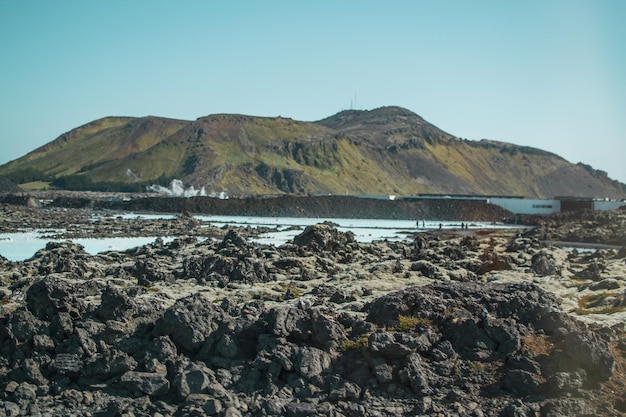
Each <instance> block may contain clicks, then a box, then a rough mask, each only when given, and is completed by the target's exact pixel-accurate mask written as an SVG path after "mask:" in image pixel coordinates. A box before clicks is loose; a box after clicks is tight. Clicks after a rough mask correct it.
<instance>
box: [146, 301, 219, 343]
mask: <svg viewBox="0 0 626 417" xmlns="http://www.w3.org/2000/svg"><path fill="white" fill-rule="evenodd" d="M225 317H226V315H225V313H224V311H222V309H221V308H220V307H218V306H216V305H214V304H213V303H211V302H210V301H209V300H208V299H207V298H206V297H204V296H203V295H202V294H200V293H195V294H193V295H190V296H188V297H185V298H182V299H180V300H178V301H176V303H174V305H173V306H172V307H170V308H168V309H167V310H166V311H165V313H164V314H163V317H161V318H160V319H159V320H158V321H157V322H156V324H155V327H154V332H155V335H156V336H169V337H170V339H171V340H172V341H173V342H174V343H175V344H176V346H177V347H178V349H180V350H183V351H186V352H190V353H195V352H197V350H198V349H200V347H202V345H203V344H204V341H205V340H206V338H207V337H208V336H209V335H210V334H211V333H212V332H214V331H215V330H217V328H218V327H219V325H220V323H221V322H222V321H224V320H225Z"/></svg>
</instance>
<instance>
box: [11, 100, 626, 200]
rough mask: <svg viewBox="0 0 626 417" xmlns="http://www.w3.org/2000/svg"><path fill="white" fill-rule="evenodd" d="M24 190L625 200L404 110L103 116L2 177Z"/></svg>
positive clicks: (620, 193)
mask: <svg viewBox="0 0 626 417" xmlns="http://www.w3.org/2000/svg"><path fill="white" fill-rule="evenodd" d="M2 176H3V177H7V178H9V179H11V180H12V181H14V182H16V183H18V184H21V185H22V186H23V187H25V188H29V189H33V188H46V187H55V188H60V189H73V190H109V191H112V190H115V191H144V190H145V188H146V186H149V185H152V184H155V183H157V184H161V185H168V184H169V183H170V181H171V180H172V179H175V178H176V179H180V180H182V181H183V183H184V184H185V186H187V187H189V186H194V187H195V189H197V190H199V189H202V187H204V188H205V190H206V192H207V193H211V192H216V193H219V192H222V191H225V192H227V193H228V194H230V195H271V194H297V195H311V194H341V195H345V194H357V195H362V194H366V195H369V194H372V195H388V194H393V195H416V194H420V193H439V194H482V195H485V194H489V195H520V196H526V197H540V198H543V197H553V196H555V195H569V196H581V197H595V196H602V197H611V198H624V197H626V186H625V185H624V184H621V183H618V182H617V181H612V180H611V179H609V178H608V177H607V175H606V173H604V172H602V171H597V170H594V169H593V168H591V167H589V166H586V165H583V164H572V163H569V162H568V161H565V160H564V159H563V158H561V157H559V156H557V155H555V154H551V153H548V152H545V151H542V150H539V149H534V148H529V147H522V146H517V145H513V144H508V143H502V142H495V141H487V140H482V141H469V140H463V139H460V138H457V137H453V136H451V135H449V134H447V133H446V132H444V131H442V130H440V129H439V128H437V127H435V126H433V125H432V124H430V123H428V122H427V121H425V120H424V119H423V118H421V117H420V116H418V115H416V114H414V113H412V112H410V111H409V110H406V109H403V108H399V107H383V108H379V109H375V110H371V111H355V110H350V111H343V112H341V113H338V114H336V115H334V116H331V117H329V118H326V119H323V120H320V121H317V122H301V121H296V120H292V119H289V118H284V117H280V116H279V117H275V118H265V117H251V116H244V115H236V114H217V115H211V116H207V117H202V118H199V119H197V120H195V121H183V120H173V119H165V118H159V117H143V118H129V117H107V118H104V119H100V120H96V121H94V122H91V123H88V124H86V125H84V126H81V127H79V128H76V129H74V130H72V131H70V132H68V133H66V134H63V135H61V136H60V137H59V138H57V139H56V140H54V141H52V142H50V143H49V144H47V145H45V146H43V147H41V148H39V149H37V150H35V151H33V152H31V153H29V154H27V155H25V156H23V157H21V158H19V159H17V160H15V161H12V162H9V163H8V164H5V165H4V166H2V167H0V177H2Z"/></svg>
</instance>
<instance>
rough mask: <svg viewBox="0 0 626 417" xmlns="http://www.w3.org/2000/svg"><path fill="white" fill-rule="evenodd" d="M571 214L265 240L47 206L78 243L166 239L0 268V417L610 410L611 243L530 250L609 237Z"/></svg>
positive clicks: (610, 223) (620, 353)
mask: <svg viewBox="0 0 626 417" xmlns="http://www.w3.org/2000/svg"><path fill="white" fill-rule="evenodd" d="M0 216H1V217H2V220H3V224H4V225H5V226H4V227H5V228H7V229H10V227H12V226H11V225H14V226H16V227H17V223H18V222H19V220H18V219H20V218H21V221H22V224H32V225H35V224H38V222H40V221H42V222H45V221H44V220H42V219H47V224H49V225H52V224H54V221H53V220H54V218H55V217H54V216H56V215H54V214H51V213H50V212H44V211H41V209H29V208H15V207H10V206H5V207H3V210H2V212H0ZM68 216H69V217H68ZM589 216H591V217H593V219H594V220H593V221H594V222H597V225H596V226H595V227H593V230H588V229H589V226H590V225H591V224H596V223H588V222H591V221H592V220H590V219H589V218H586V220H584V221H583V220H581V218H580V217H578V218H568V219H565V218H561V217H558V216H557V217H554V218H550V219H547V220H545V221H543V222H542V224H541V226H540V227H538V228H536V229H533V230H531V231H527V232H525V233H517V234H515V233H514V234H507V233H504V232H495V231H474V232H471V233H470V232H468V231H464V232H459V233H457V234H450V233H448V234H438V233H432V234H418V235H416V236H415V237H414V238H413V239H410V241H407V242H386V241H381V242H375V243H371V244H370V243H368V244H363V243H357V242H355V241H354V238H353V236H352V235H351V234H350V233H340V232H338V231H337V230H336V229H334V228H333V226H332V224H318V225H315V226H312V227H309V228H307V229H306V230H303V231H302V233H301V234H300V235H298V236H297V237H296V238H295V239H294V240H293V241H292V242H289V243H287V244H285V245H282V246H280V247H275V246H266V245H258V244H253V243H251V241H250V240H249V239H248V237H249V236H250V235H251V233H252V231H250V230H246V229H238V230H234V229H232V230H226V229H215V228H206V227H201V225H199V224H197V223H196V222H194V221H193V219H192V218H189V217H187V216H179V217H177V218H176V219H173V220H169V221H164V220H158V221H154V222H143V223H138V222H129V223H125V222H123V221H122V220H120V219H116V220H107V221H109V222H111V223H110V224H105V223H103V222H104V220H102V221H98V222H94V221H92V220H89V216H88V215H87V214H85V213H84V212H82V211H77V212H72V211H68V212H65V214H64V218H65V219H66V221H67V219H71V220H72V221H71V222H69V221H68V222H67V223H68V226H69V224H70V223H71V224H72V225H73V226H72V227H74V228H75V233H76V234H79V231H80V230H83V231H85V230H89V233H92V234H97V233H99V232H98V231H99V230H100V233H101V235H106V234H107V233H113V232H112V231H111V230H113V229H114V226H115V227H120V228H122V227H126V226H123V225H124V224H130V225H131V226H128V227H129V228H128V229H125V230H127V231H128V232H129V233H130V232H131V231H132V230H136V229H139V231H137V230H136V233H140V230H141V229H142V228H147V229H148V230H150V232H151V233H152V232H153V231H154V230H162V232H163V233H162V235H163V236H167V235H170V236H171V235H172V233H173V232H177V233H178V236H179V238H177V239H176V240H174V241H172V242H170V243H167V244H166V243H163V242H162V241H160V240H157V241H156V242H155V243H154V244H151V245H147V246H143V247H139V248H136V249H133V250H129V251H125V252H106V253H102V254H99V255H95V256H94V255H90V254H88V253H86V252H85V251H84V250H83V248H82V247H81V246H79V245H75V244H73V243H71V242H69V241H66V242H62V243H50V244H48V246H47V247H46V248H45V249H42V250H40V251H39V252H37V254H35V256H33V257H32V258H31V259H28V260H26V261H23V262H10V261H8V260H6V259H3V258H0V279H1V287H0V351H1V354H0V416H3V415H6V416H22V415H23V416H37V415H41V416H98V417H107V416H110V417H113V416H127V417H130V416H205V415H209V416H212V415H215V416H229V417H236V416H317V415H319V416H335V417H340V416H403V415H404V416H421V415H424V416H599V415H605V416H618V415H624V414H626V385H625V381H626V368H625V355H626V336H625V328H624V318H625V317H626V313H625V311H626V299H625V292H624V288H625V286H626V263H625V262H626V251H625V250H624V249H623V248H622V249H608V250H598V251H591V252H582V251H581V252H578V251H576V250H574V251H566V250H564V249H561V248H558V247H556V246H551V245H549V244H546V242H545V241H546V240H548V239H547V238H549V240H554V241H556V240H565V237H568V240H572V238H574V237H576V236H584V237H585V239H586V240H588V241H593V240H596V241H598V240H602V239H601V238H599V237H598V236H601V235H602V233H608V235H607V236H610V237H611V241H612V242H614V243H615V242H619V237H615V236H617V235H620V233H621V236H622V239H623V236H624V228H623V227H622V228H621V232H620V231H619V229H618V231H617V232H615V225H623V224H624V221H625V219H626V211H617V212H612V213H593V214H590V215H589ZM607 218H608V220H607ZM11 219H14V220H15V224H14V223H13V220H11ZM29 222H31V223H29ZM81 222H82V223H81ZM586 222H587V223H586ZM600 224H603V225H605V226H600ZM49 227H52V226H49ZM72 227H68V230H69V232H68V233H71V230H74V229H72ZM620 227H621V226H620ZM575 230H578V231H579V233H578V235H576V233H575V232H574V231H575ZM568 233H569V234H568ZM548 235H549V236H548ZM590 236H594V237H593V238H590ZM207 237H208V238H207ZM616 239H617V240H616Z"/></svg>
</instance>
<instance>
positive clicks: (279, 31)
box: [0, 0, 626, 183]
mask: <svg viewBox="0 0 626 417" xmlns="http://www.w3.org/2000/svg"><path fill="white" fill-rule="evenodd" d="M624 22H626V1H624V0H524V1H501V0H493V1H481V0H472V1H469V0H459V1H452V0H442V1H439V0H437V1H435V0H432V1H419V0H408V1H393V0H391V1H384V2H383V1H367V0H361V1H349V0H342V1H326V0H316V1H308V2H304V1H272V0H266V1H208V0H207V1H193V0H183V1H173V0H172V1H159V0H150V1H140V0H125V1H115V0H107V1H83V0H80V1H64V0H59V1H48V0H46V1H21V0H3V1H2V2H0V59H1V65H0V141H1V142H0V143H1V146H2V147H1V151H2V152H0V163H5V162H7V161H9V160H11V159H15V158H17V157H20V156H22V155H24V154H26V153H27V152H29V151H31V150H33V149H35V148H36V147H38V146H40V145H43V144H45V143H47V142H50V141H52V140H53V139H55V138H56V137H57V136H59V135H60V134H62V133H64V132H66V131H68V130H71V129H72V128H74V127H77V126H79V125H81V124H84V123H87V122H89V121H92V120H94V119H97V118H100V117H104V116H109V115H117V116H146V115H155V116H163V117H172V118H181V119H189V120H193V119H196V118H198V117H201V116H205V115H208V114H214V113H243V114H249V115H255V116H277V115H282V116H285V117H292V118H294V119H297V120H307V121H313V120H319V119H321V118H324V117H327V116H330V115H332V114H334V113H336V112H338V111H340V110H342V109H347V108H350V107H351V106H352V107H354V108H358V109H367V110H369V109H373V108H376V107H380V106H385V105H398V106H402V107H406V108H408V109H409V110H411V111H413V112H415V113H417V114H419V115H420V116H422V117H424V118H425V119H426V120H428V121H430V122H431V123H433V124H435V125H436V126H438V127H440V128H441V129H443V130H445V131H447V132H449V133H451V134H453V135H456V136H459V137H463V138H468V139H482V138H488V139H494V140H501V141H505V142H511V143H515V144H518V145H525V146H532V147H537V148H541V149H545V150H548V151H551V152H555V153H557V154H559V155H561V156H563V157H564V158H565V159H567V160H568V161H570V162H574V163H576V162H583V163H586V164H589V165H592V166H593V167H594V168H596V169H601V170H603V171H606V172H607V173H608V174H609V176H610V177H611V178H613V179H618V180H620V181H622V182H624V183H626V163H625V161H624V159H625V155H626V24H624ZM355 98H356V100H355Z"/></svg>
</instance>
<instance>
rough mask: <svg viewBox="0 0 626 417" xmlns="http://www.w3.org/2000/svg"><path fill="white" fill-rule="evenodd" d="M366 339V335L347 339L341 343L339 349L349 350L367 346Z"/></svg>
mask: <svg viewBox="0 0 626 417" xmlns="http://www.w3.org/2000/svg"><path fill="white" fill-rule="evenodd" d="M368 340H369V338H368V337H367V336H363V337H360V338H358V339H357V340H347V341H345V342H343V344H342V345H341V350H342V351H343V352H350V351H354V350H358V349H361V348H364V347H366V346H367V344H368Z"/></svg>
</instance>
